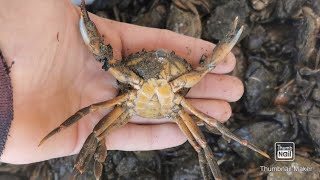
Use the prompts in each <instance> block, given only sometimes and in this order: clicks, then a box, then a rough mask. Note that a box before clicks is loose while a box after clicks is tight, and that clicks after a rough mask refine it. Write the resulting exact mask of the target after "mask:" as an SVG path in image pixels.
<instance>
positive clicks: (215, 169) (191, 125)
mask: <svg viewBox="0 0 320 180" xmlns="http://www.w3.org/2000/svg"><path fill="white" fill-rule="evenodd" d="M179 115H180V117H181V118H182V121H183V123H185V125H186V126H187V128H188V129H189V130H190V132H191V134H192V135H193V137H194V138H195V140H196V141H197V142H198V144H199V145H200V146H201V148H202V150H201V151H200V153H201V152H202V151H203V152H204V155H205V158H206V160H207V163H208V165H209V167H210V169H211V172H212V174H213V176H214V178H215V179H222V176H221V172H220V170H219V166H218V164H217V162H216V159H215V158H214V156H213V153H212V150H211V149H210V147H209V146H208V143H207V142H206V139H205V137H204V135H203V134H202V132H201V130H200V129H199V127H198V126H197V124H196V123H195V122H193V120H192V119H191V117H190V116H189V115H188V114H187V113H186V112H185V111H184V110H180V111H179ZM200 156H201V154H200ZM201 163H202V162H201Z"/></svg>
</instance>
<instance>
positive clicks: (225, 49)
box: [206, 16, 244, 70]
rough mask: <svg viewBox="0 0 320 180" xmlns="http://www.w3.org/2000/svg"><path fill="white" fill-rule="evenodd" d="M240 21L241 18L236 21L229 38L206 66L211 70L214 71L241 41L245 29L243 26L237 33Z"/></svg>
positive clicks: (217, 47)
mask: <svg viewBox="0 0 320 180" xmlns="http://www.w3.org/2000/svg"><path fill="white" fill-rule="evenodd" d="M238 19H239V18H238V16H237V17H236V18H235V20H234V23H233V25H232V29H231V31H229V33H228V34H227V36H226V37H225V38H224V39H223V40H221V41H220V42H219V43H218V45H217V46H216V47H215V48H214V49H213V52H212V57H211V58H210V60H209V62H208V64H206V65H207V66H208V67H209V70H212V69H213V68H214V67H215V66H216V65H217V64H218V63H219V62H221V61H222V60H223V59H224V58H225V57H226V56H227V54H228V53H229V52H230V51H231V49H232V48H233V47H234V46H235V45H236V43H237V42H238V40H239V39H240V36H241V34H242V32H243V29H244V27H243V26H241V27H240V29H239V30H238V31H236V29H237V25H238Z"/></svg>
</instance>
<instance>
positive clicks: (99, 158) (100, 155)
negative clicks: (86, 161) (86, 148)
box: [93, 138, 107, 179]
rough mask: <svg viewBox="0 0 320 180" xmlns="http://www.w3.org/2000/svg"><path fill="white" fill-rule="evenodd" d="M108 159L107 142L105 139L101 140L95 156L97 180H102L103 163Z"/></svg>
mask: <svg viewBox="0 0 320 180" xmlns="http://www.w3.org/2000/svg"><path fill="white" fill-rule="evenodd" d="M106 158H107V146H106V142H105V139H104V138H103V139H101V141H99V145H98V148H97V150H96V152H95V154H94V170H93V172H94V176H95V177H96V179H100V177H101V175H102V170H103V164H102V163H103V162H104V161H105V160H106Z"/></svg>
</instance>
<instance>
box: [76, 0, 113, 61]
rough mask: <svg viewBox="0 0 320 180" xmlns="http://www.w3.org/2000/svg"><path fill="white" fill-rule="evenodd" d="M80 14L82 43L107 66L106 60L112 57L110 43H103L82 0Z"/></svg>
mask: <svg viewBox="0 0 320 180" xmlns="http://www.w3.org/2000/svg"><path fill="white" fill-rule="evenodd" d="M80 8H81V15H80V21H79V28H80V33H81V36H82V39H83V41H84V43H85V44H86V45H87V46H88V47H89V50H90V51H91V52H92V53H93V54H94V55H95V56H96V59H97V60H98V61H100V62H103V63H104V67H108V62H109V60H110V59H112V58H113V52H112V47H111V45H105V44H104V43H103V38H102V36H101V35H100V33H99V31H98V29H97V27H96V25H95V24H94V23H93V21H91V20H90V17H89V14H88V12H87V10H86V6H85V2H84V0H82V1H81V7H80Z"/></svg>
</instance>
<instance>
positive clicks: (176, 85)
mask: <svg viewBox="0 0 320 180" xmlns="http://www.w3.org/2000/svg"><path fill="white" fill-rule="evenodd" d="M237 22H238V17H237V18H236V19H235V22H234V24H233V28H232V30H231V31H230V32H229V33H228V35H227V37H226V38H225V39H223V40H222V41H221V42H219V43H218V45H217V46H216V47H215V48H214V49H213V52H212V56H211V57H210V58H208V59H205V60H203V61H202V60H201V61H200V62H201V63H200V65H199V66H198V67H197V68H196V69H195V70H193V71H191V72H190V73H187V74H185V75H182V76H180V77H178V78H177V79H175V80H173V81H171V82H170V86H171V88H172V90H173V91H174V92H177V91H179V90H180V89H181V88H191V87H193V86H194V85H195V84H197V83H198V82H199V81H200V80H201V79H202V78H203V77H204V76H205V75H206V74H207V73H208V72H210V71H211V70H213V69H214V68H215V67H216V65H217V64H218V63H219V62H221V61H222V60H223V59H224V58H225V57H226V56H227V55H228V54H229V52H230V51H231V49H232V48H233V47H234V46H235V44H236V43H237V41H238V40H239V38H240V35H241V33H242V31H243V26H242V27H241V28H240V29H239V30H238V31H237V32H236V27H237Z"/></svg>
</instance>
